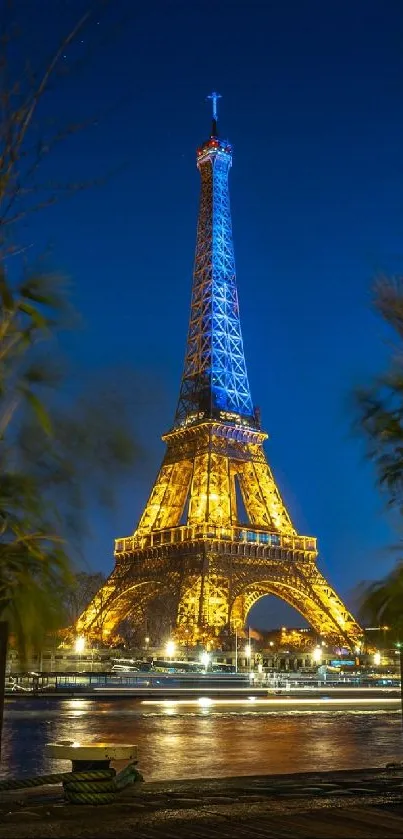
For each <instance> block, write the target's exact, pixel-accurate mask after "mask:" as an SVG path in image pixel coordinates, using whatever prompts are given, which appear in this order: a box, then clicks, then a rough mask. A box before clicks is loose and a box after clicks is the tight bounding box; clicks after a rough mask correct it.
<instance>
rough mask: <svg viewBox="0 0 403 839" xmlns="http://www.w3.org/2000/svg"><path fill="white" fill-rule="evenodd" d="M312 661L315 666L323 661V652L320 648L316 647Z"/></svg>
mask: <svg viewBox="0 0 403 839" xmlns="http://www.w3.org/2000/svg"><path fill="white" fill-rule="evenodd" d="M312 660H313V661H314V662H315V664H319V663H320V662H321V661H322V650H321V648H320V647H315V649H314V651H313V653H312Z"/></svg>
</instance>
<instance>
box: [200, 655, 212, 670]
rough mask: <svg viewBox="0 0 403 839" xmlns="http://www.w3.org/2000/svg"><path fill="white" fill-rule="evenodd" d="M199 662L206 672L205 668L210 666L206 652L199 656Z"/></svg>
mask: <svg viewBox="0 0 403 839" xmlns="http://www.w3.org/2000/svg"><path fill="white" fill-rule="evenodd" d="M200 661H201V663H202V665H203V667H205V669H206V670H207V668H208V666H209V664H210V656H209V654H208V652H207V651H206V650H205V651H204V652H203V653H202V654H201V656H200Z"/></svg>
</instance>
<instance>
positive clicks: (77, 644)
mask: <svg viewBox="0 0 403 839" xmlns="http://www.w3.org/2000/svg"><path fill="white" fill-rule="evenodd" d="M74 650H75V652H76V653H77V654H78V655H79V660H78V661H79V664H80V665H81V654H82V653H83V652H84V650H85V638H84V636H83V635H79V636H78V637H77V638H76V640H75V641H74ZM80 669H81V668H80Z"/></svg>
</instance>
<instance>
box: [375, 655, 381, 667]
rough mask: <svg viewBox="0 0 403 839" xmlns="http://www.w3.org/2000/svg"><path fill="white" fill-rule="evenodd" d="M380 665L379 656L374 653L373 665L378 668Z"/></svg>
mask: <svg viewBox="0 0 403 839" xmlns="http://www.w3.org/2000/svg"><path fill="white" fill-rule="evenodd" d="M380 663H381V654H380V653H379V652H376V653H374V664H375V665H376V666H378V664H380Z"/></svg>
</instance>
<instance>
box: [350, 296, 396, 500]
mask: <svg viewBox="0 0 403 839" xmlns="http://www.w3.org/2000/svg"><path fill="white" fill-rule="evenodd" d="M374 303H375V307H376V309H377V311H378V312H379V313H380V314H381V315H382V317H383V318H384V320H385V321H386V322H387V323H388V325H389V326H391V327H392V328H393V329H394V330H395V332H396V333H397V336H398V343H397V345H396V347H395V351H394V354H393V358H392V360H391V364H390V367H389V369H388V370H386V371H385V372H384V373H383V374H382V375H380V376H378V377H377V378H376V379H375V381H374V382H373V383H372V384H371V385H370V386H369V387H366V388H362V389H360V390H359V391H357V393H356V425H357V428H358V429H359V431H360V433H362V432H363V434H364V437H365V441H366V446H367V455H368V457H369V458H370V459H371V460H372V462H373V463H374V465H375V469H376V472H377V480H378V484H379V486H380V488H381V489H382V491H385V492H386V494H387V498H388V503H389V505H391V506H392V507H397V508H398V509H399V511H402V510H403V353H402V351H403V346H402V340H403V281H402V280H390V281H388V280H386V279H383V280H381V281H380V282H379V283H378V284H377V285H376V287H375V300H374Z"/></svg>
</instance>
